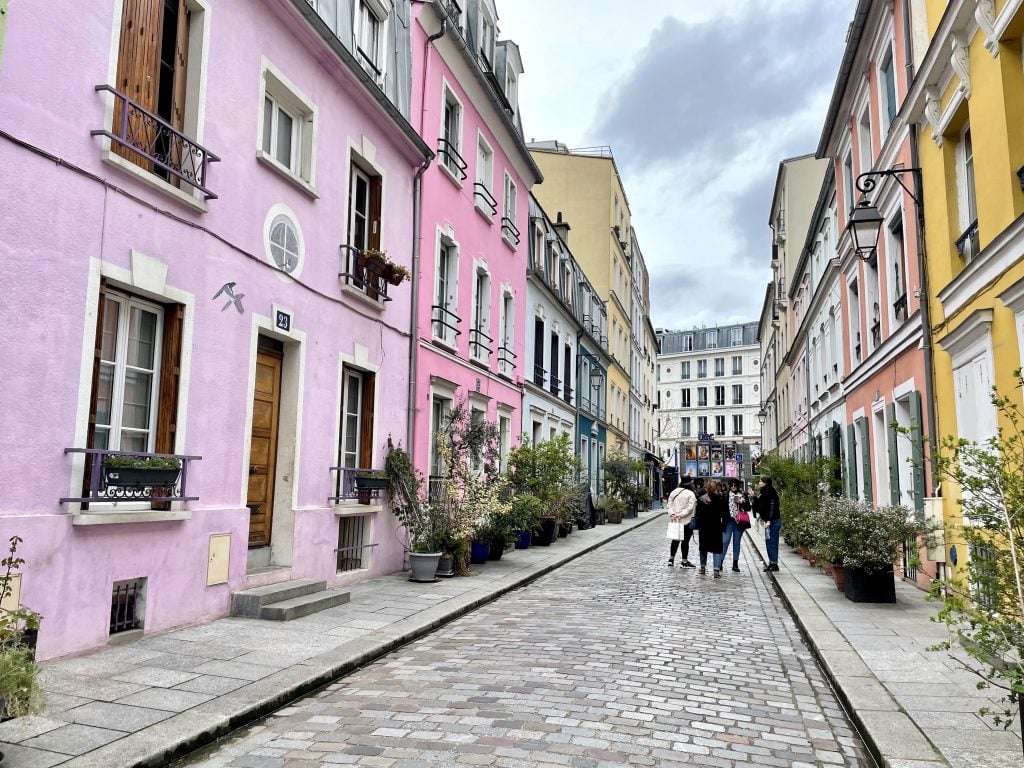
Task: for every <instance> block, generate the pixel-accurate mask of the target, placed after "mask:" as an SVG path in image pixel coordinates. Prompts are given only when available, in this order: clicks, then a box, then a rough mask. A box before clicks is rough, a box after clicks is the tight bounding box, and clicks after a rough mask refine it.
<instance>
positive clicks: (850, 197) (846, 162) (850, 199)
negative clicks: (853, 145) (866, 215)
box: [843, 152, 857, 215]
mask: <svg viewBox="0 0 1024 768" xmlns="http://www.w3.org/2000/svg"><path fill="white" fill-rule="evenodd" d="M843 191H844V192H845V193H846V211H847V215H849V212H850V211H852V210H853V209H854V206H856V204H857V203H856V201H855V199H854V192H853V154H852V153H850V152H847V153H846V157H845V158H844V159H843Z"/></svg>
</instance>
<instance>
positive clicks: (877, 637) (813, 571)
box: [746, 527, 1022, 768]
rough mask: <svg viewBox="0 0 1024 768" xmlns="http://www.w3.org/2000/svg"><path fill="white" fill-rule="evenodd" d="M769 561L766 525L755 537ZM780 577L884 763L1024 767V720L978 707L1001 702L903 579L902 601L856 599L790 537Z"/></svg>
mask: <svg viewBox="0 0 1024 768" xmlns="http://www.w3.org/2000/svg"><path fill="white" fill-rule="evenodd" d="M746 538H747V543H748V546H749V547H751V549H752V550H753V551H755V552H756V553H757V554H758V555H759V556H760V558H761V561H762V562H763V563H767V554H766V550H765V541H764V533H763V529H761V528H759V527H754V528H751V529H750V531H749V535H748V536H747V537H746ZM779 568H780V570H779V571H778V572H776V573H772V574H771V576H772V578H773V579H774V581H775V585H776V588H777V590H778V592H779V595H780V596H781V597H782V599H783V600H784V601H785V603H786V605H787V607H788V608H789V610H790V613H792V614H793V617H794V618H795V620H796V622H797V624H798V625H799V626H800V629H801V631H802V632H803V634H804V637H805V638H806V640H807V644H808V645H809V646H810V648H811V650H812V651H813V652H814V654H815V655H816V656H817V658H818V661H819V662H820V663H821V666H822V668H823V669H824V670H825V674H826V676H827V677H828V679H829V681H830V682H831V683H832V686H833V687H834V688H835V690H836V692H837V693H838V695H839V698H840V700H841V701H842V702H843V704H844V706H845V707H846V708H847V710H848V712H849V715H850V717H851V719H852V720H853V721H854V723H856V725H857V727H858V728H859V729H860V731H861V735H862V736H863V738H864V741H865V742H866V743H867V744H868V747H869V749H871V751H872V752H873V754H874V756H875V759H876V760H878V762H879V764H880V765H881V766H883V768H1020V766H1021V765H1022V759H1021V741H1020V730H1019V726H1016V729H1010V730H1009V731H1004V730H1003V729H1002V728H1001V727H998V726H995V725H994V724H993V723H991V722H990V721H989V720H987V719H985V718H982V717H980V716H979V715H978V714H977V713H978V710H979V709H980V708H981V707H984V706H986V705H988V706H994V705H995V701H994V699H991V698H990V697H989V695H988V693H987V692H985V691H978V690H977V687H976V685H975V683H976V682H977V679H976V678H975V677H974V676H973V675H970V674H969V673H965V672H964V671H963V670H962V669H960V668H959V667H958V665H957V664H956V662H955V661H954V660H952V659H950V657H949V656H948V654H946V653H945V652H941V651H929V650H928V647H929V646H931V645H934V644H936V643H938V642H940V641H942V640H944V639H946V632H945V628H944V627H943V626H942V625H940V624H936V623H935V622H933V621H931V617H932V616H933V615H935V614H936V613H937V612H938V606H937V605H936V604H934V603H928V602H926V601H925V594H924V593H923V592H921V591H920V590H918V589H917V588H916V587H914V586H912V585H910V584H907V583H904V582H902V581H900V580H897V582H896V603H895V604H876V603H854V602H852V601H850V600H847V599H846V596H845V595H844V594H843V593H842V592H840V591H839V590H837V589H836V586H835V582H834V581H833V580H832V579H831V578H830V577H828V576H826V575H825V574H824V573H823V572H822V571H821V570H820V569H818V568H814V567H811V566H810V565H809V563H808V562H807V561H806V560H804V559H803V558H801V557H800V556H799V555H797V554H795V553H793V552H790V551H789V549H788V548H787V547H786V546H785V545H784V544H783V545H781V550H780V553H779Z"/></svg>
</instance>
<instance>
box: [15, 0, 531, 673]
mask: <svg viewBox="0 0 1024 768" xmlns="http://www.w3.org/2000/svg"><path fill="white" fill-rule="evenodd" d="M211 5H212V6H213V8H212V10H211V11H210V14H211V19H210V21H211V23H210V38H209V60H208V65H207V67H206V73H205V75H206V98H205V118H204V120H203V121H202V126H203V135H202V138H201V140H200V141H201V143H202V144H204V145H205V146H207V147H208V148H209V149H210V150H211V151H212V152H214V153H215V154H218V155H219V156H220V157H221V158H222V162H220V163H216V164H214V165H213V166H212V168H211V170H210V173H209V186H210V188H211V189H213V190H214V191H215V192H216V193H217V194H218V195H219V199H216V200H211V201H210V202H209V212H208V213H205V214H202V213H198V212H196V211H194V210H193V209H191V208H189V207H187V206H185V205H183V204H182V203H180V202H178V201H177V200H175V199H173V198H172V197H171V196H169V195H168V194H166V193H163V192H161V191H158V190H154V189H152V188H151V187H149V186H148V185H146V184H143V183H141V182H139V181H137V180H136V179H135V177H133V176H131V175H129V174H128V173H125V172H124V171H122V170H120V169H117V168H113V167H111V166H109V165H106V164H104V163H102V162H101V159H100V158H101V140H100V139H99V138H94V137H92V136H90V135H89V131H90V129H96V128H101V127H102V126H103V121H104V104H105V101H104V100H105V98H106V97H105V96H104V95H102V94H98V93H96V92H95V91H94V89H93V86H95V85H97V84H100V83H106V82H107V81H108V70H109V62H110V60H111V56H112V53H111V46H112V41H113V37H114V34H115V32H116V27H117V26H118V25H119V21H120V20H119V18H115V5H114V2H113V0H98V1H97V2H91V3H87V4H85V5H82V4H80V3H75V2H71V0H55V1H54V2H51V3H16V4H14V5H13V6H12V7H11V8H9V9H8V14H9V18H8V26H7V37H6V42H5V50H4V59H3V62H2V69H0V130H2V131H5V132H7V133H9V134H12V135H13V136H15V137H17V138H18V139H20V140H22V141H25V142H29V143H30V144H32V145H34V146H36V147H38V148H39V149H40V150H42V151H45V152H47V153H50V154H52V155H54V156H57V157H59V158H60V159H61V161H62V162H63V163H64V164H68V165H75V166H78V167H79V168H81V169H82V171H83V172H82V173H79V172H76V171H74V170H71V169H70V168H68V167H63V166H62V165H58V164H56V163H55V162H53V161H52V160H50V159H46V158H44V157H40V156H39V155H38V154H35V153H33V152H31V151H29V150H28V149H25V148H23V147H20V146H18V145H16V144H15V143H13V142H12V141H10V140H7V139H5V138H3V137H0V167H3V169H4V172H3V173H2V174H0V199H3V200H4V208H5V210H4V215H3V216H2V217H0V261H2V263H4V264H6V265H10V266H11V267H14V265H17V267H16V268H9V269H8V270H7V285H8V288H7V291H6V295H5V299H4V301H3V302H2V303H0V323H2V326H3V327H4V328H5V329H7V331H5V333H4V334H2V336H0V355H2V359H3V360H4V361H5V367H4V377H3V381H4V395H5V402H6V404H7V405H6V406H5V407H4V408H3V409H0V541H2V540H6V539H7V538H8V537H9V536H12V535H19V536H21V537H23V538H24V539H25V543H24V545H23V547H22V550H21V554H22V555H23V556H24V557H25V559H26V561H27V563H26V566H25V569H24V578H23V588H22V598H23V602H24V603H25V604H26V605H28V606H30V607H32V608H33V609H35V610H37V611H40V612H41V613H42V614H44V616H45V620H44V623H43V627H42V630H41V633H40V639H39V649H38V650H39V656H40V658H49V657H54V656H60V655H64V654H69V653H73V652H77V651H82V650H85V649H88V648H91V647H94V646H97V645H101V644H103V643H105V642H106V637H107V623H108V620H109V606H110V590H111V583H112V582H113V581H116V580H121V579H130V578H136V577H141V576H145V577H147V578H148V586H147V608H146V630H147V632H152V631H160V630H164V629H168V628H171V627H174V626H179V625H182V624H187V623H191V622H197V621H201V620H204V619H209V618H212V617H216V616H221V615H224V614H225V613H226V612H227V610H228V604H229V596H230V591H231V590H233V589H238V588H244V587H245V586H246V574H245V568H246V549H247V547H246V539H247V531H248V510H247V509H246V508H245V507H244V503H245V498H244V494H243V493H242V490H241V489H242V487H243V482H244V479H245V466H244V463H243V461H244V455H245V452H246V450H247V446H248V441H249V435H248V434H247V432H246V429H245V425H246V411H247V408H248V407H249V403H250V401H251V397H252V390H251V385H250V375H251V372H250V371H251V355H252V350H253V348H254V345H255V331H254V329H253V326H252V315H253V313H258V314H260V315H264V316H271V314H272V306H273V305H274V304H277V305H279V306H281V307H285V308H287V309H289V310H290V311H291V312H292V313H293V328H294V329H295V330H297V331H299V332H301V333H304V334H305V335H306V338H305V343H304V344H303V345H302V348H301V359H302V361H303V367H304V381H303V386H302V411H301V414H302V416H301V432H300V441H299V450H298V455H299V460H298V463H297V466H296V467H295V483H296V489H297V490H296V499H295V507H296V508H297V510H296V511H295V513H294V514H295V525H294V535H295V545H294V551H293V553H292V562H293V564H294V565H293V567H292V569H291V573H292V575H294V576H297V577H310V576H315V577H318V578H321V579H327V580H329V581H330V582H332V583H340V582H343V581H345V580H352V579H353V578H365V577H367V576H370V575H377V574H381V573H386V572H389V571H393V570H397V569H399V568H400V567H401V565H402V550H401V546H400V544H399V543H398V541H397V539H396V536H395V535H394V533H395V528H396V522H395V520H394V518H393V517H392V516H391V515H390V514H389V513H387V512H384V513H381V514H379V515H377V524H376V526H375V532H374V536H373V539H374V540H375V541H377V542H379V544H380V546H379V547H378V548H377V549H376V550H374V552H373V555H372V563H373V566H372V568H371V569H370V571H369V572H366V571H363V572H359V574H358V575H357V576H352V575H344V576H341V575H338V574H336V573H335V564H334V548H335V547H336V546H337V530H338V529H337V522H336V517H335V514H334V509H333V508H332V507H331V506H330V505H329V504H328V503H327V498H328V496H330V495H333V493H332V487H333V486H332V479H333V475H332V473H330V472H329V468H330V467H332V466H334V465H336V464H337V442H336V440H337V430H338V426H337V425H338V422H339V414H338V387H339V354H340V353H343V352H344V353H347V354H351V353H352V350H353V343H359V344H360V345H362V346H364V347H366V348H367V349H368V360H367V362H368V364H370V365H372V366H379V367H380V373H379V375H378V377H377V390H376V398H377V410H376V416H377V418H376V443H377V444H376V445H375V447H374V453H375V455H376V457H377V463H378V464H379V463H382V459H383V454H384V451H383V443H384V440H385V438H386V437H387V434H388V432H393V433H395V434H396V435H404V433H405V429H406V413H407V410H406V409H407V404H408V403H407V398H408V392H407V388H408V354H409V346H408V344H409V341H408V327H409V320H410V305H411V290H410V284H409V283H405V284H403V285H402V286H401V287H399V288H397V289H394V290H393V292H392V295H393V297H394V301H392V302H390V303H388V304H387V308H386V310H385V311H383V312H379V311H376V310H374V309H372V308H369V307H367V306H366V305H365V304H364V303H362V302H359V301H358V300H354V299H352V298H350V297H347V296H345V295H343V292H342V291H341V288H340V284H339V280H338V273H339V271H341V270H340V268H339V255H338V244H339V243H341V242H344V241H345V239H346V237H347V233H346V227H347V218H348V217H347V209H348V179H349V162H350V159H349V149H348V146H349V141H352V142H355V143H356V144H357V145H358V144H360V143H361V142H362V138H363V136H364V135H365V136H366V137H367V138H369V139H370V141H372V143H373V144H374V145H375V146H376V164H377V166H378V167H379V169H380V170H381V171H382V173H383V175H384V177H385V183H384V205H383V222H382V238H381V239H382V245H383V247H384V248H386V249H387V250H388V252H389V254H390V255H391V256H392V257H393V258H396V259H397V260H400V261H403V262H404V263H406V264H407V265H411V253H412V199H413V197H412V195H413V182H412V179H413V174H414V172H415V169H416V167H417V166H418V165H419V164H420V163H421V162H422V157H420V156H419V155H418V153H417V152H416V150H415V148H414V147H413V146H412V145H411V144H410V143H409V142H408V140H407V139H405V138H403V137H402V135H401V134H400V132H399V131H398V129H397V128H396V127H395V126H394V125H393V124H392V123H391V122H390V121H388V120H387V119H386V118H385V117H384V116H383V113H382V111H381V110H380V109H379V107H377V106H376V105H375V103H374V102H373V100H372V99H371V98H370V97H369V96H368V95H366V93H365V92H364V90H363V87H362V86H361V85H359V84H358V83H357V82H356V80H355V79H354V78H353V77H352V76H351V75H350V74H348V73H347V71H346V70H344V69H343V67H342V65H340V63H337V62H336V61H335V60H334V58H333V55H331V54H328V53H327V52H326V48H321V47H320V46H321V45H322V44H321V43H320V42H319V41H318V40H317V39H315V38H313V37H312V35H311V33H309V32H308V30H307V28H306V25H305V22H304V21H302V20H301V17H299V16H298V15H297V14H294V13H293V12H292V11H291V10H290V9H291V5H290V3H285V2H280V3H277V4H276V5H275V4H272V3H267V4H264V3H250V2H246V1H245V0H218V2H216V3H212V4H211ZM268 6H269V7H273V8H275V10H274V11H271V10H268ZM69 51H74V55H73V56H71V55H68V52H69ZM263 56H265V57H266V58H267V59H269V60H270V61H271V62H273V64H274V65H275V66H277V67H278V68H279V69H281V70H282V71H283V72H284V73H285V74H286V76H287V77H288V78H289V79H290V80H291V81H292V82H293V83H294V84H296V85H297V86H298V87H299V88H300V89H301V90H302V91H303V92H304V93H305V95H306V96H307V97H309V98H310V99H311V100H312V101H313V102H314V103H315V104H316V106H317V108H318V110H319V112H318V117H317V120H318V122H319V133H318V146H317V152H316V187H317V190H318V193H319V198H318V199H314V198H313V197H311V196H310V195H308V194H307V193H306V192H304V191H302V190H300V189H299V188H298V187H296V186H295V185H293V184H292V183H291V182H289V181H288V180H287V179H285V178H284V177H283V176H281V175H280V174H278V173H276V172H275V171H273V170H271V169H269V168H267V167H266V166H265V165H263V164H262V163H260V162H259V161H257V159H256V157H255V154H256V152H255V150H256V146H255V144H256V140H257V135H258V131H259V127H258V124H257V123H258V119H257V118H258V108H259V105H260V100H261V99H262V93H261V91H260V87H259V83H260V72H261V57H263ZM85 174H93V175H95V176H98V177H100V178H102V179H104V180H106V182H107V183H108V185H110V186H108V187H106V188H105V187H104V185H103V184H102V183H98V182H97V181H96V180H93V179H90V178H88V177H87V176H86V175H85ZM114 187H116V188H117V189H115V188H114ZM133 197H134V198H136V199H132V198H133ZM277 203H284V204H286V205H287V206H289V207H290V208H291V210H292V211H293V212H294V214H295V216H296V218H297V220H298V222H299V224H300V226H301V228H302V232H303V235H304V238H305V259H304V264H303V267H302V272H301V275H300V277H299V279H298V281H296V280H293V279H291V278H288V277H285V276H283V275H282V274H281V273H280V272H279V271H278V270H277V269H276V268H275V267H273V266H272V265H271V263H270V262H269V260H268V258H267V256H266V254H265V251H264V244H263V224H264V219H265V217H266V215H267V212H268V210H269V209H270V208H271V206H273V205H275V204H277ZM524 203H525V195H524ZM154 208H156V209H158V210H154ZM201 228H202V229H201ZM204 229H205V230H206V231H204ZM132 250H136V251H140V252H142V253H144V254H146V255H147V256H149V257H151V258H153V259H157V260H159V261H161V262H163V263H164V264H166V265H167V284H168V285H170V286H174V287H175V288H178V289H181V290H183V291H186V292H189V293H191V294H193V295H194V297H195V306H194V318H193V321H194V322H193V334H194V335H193V343H192V348H191V363H190V382H189V390H188V392H187V394H186V393H182V399H181V402H180V403H179V409H178V427H179V430H183V431H184V433H185V439H184V445H183V446H182V447H181V450H182V452H183V453H186V454H197V455H201V456H202V457H203V459H202V461H200V462H196V463H194V464H192V465H191V466H190V467H189V475H188V491H189V493H190V494H192V495H198V496H199V501H197V502H192V503H190V504H188V509H189V510H190V512H191V519H189V520H186V521H176V522H160V523H137V524H117V525H101V526H89V527H83V526H73V525H72V514H71V509H70V505H61V504H60V503H59V502H58V499H59V498H60V497H62V496H67V495H69V491H70V489H71V467H72V462H71V459H70V458H69V457H66V456H65V455H64V454H63V449H64V448H65V447H72V446H75V435H76V431H81V430H82V429H83V426H82V424H83V418H84V415H83V413H82V412H81V409H80V408H79V405H78V403H79V398H80V396H81V385H80V382H81V380H82V377H83V370H82V369H83V339H85V340H86V342H85V343H86V344H87V345H89V346H90V347H91V339H92V338H93V336H94V333H95V321H94V320H93V321H92V322H89V321H87V317H86V311H87V309H86V308H87V304H88V302H89V300H90V299H91V300H92V301H93V302H94V301H95V294H93V295H92V296H90V295H89V289H88V286H87V278H88V275H89V271H90V268H91V265H93V264H94V260H101V261H102V262H103V263H104V264H106V265H112V266H115V267H121V268H124V269H130V267H131V258H130V254H131V251H132ZM229 281H235V282H237V290H238V291H239V292H240V293H244V294H245V298H244V299H243V305H244V307H245V314H244V315H239V314H238V313H236V312H235V311H234V310H233V309H229V310H228V311H226V312H222V311H221V307H222V305H223V303H224V302H223V300H222V299H218V300H217V301H212V300H211V297H212V296H213V294H214V293H215V292H216V291H217V289H218V288H219V287H220V286H221V285H223V284H224V283H226V282H229ZM186 354H187V352H186ZM89 365H90V366H91V362H90V363H89ZM86 397H87V393H86ZM77 447H84V446H82V445H78V446H77ZM76 495H77V494H76ZM211 533H231V534H232V549H231V561H230V562H231V566H230V579H229V584H227V585H221V586H214V587H207V586H206V561H207V547H208V537H209V535H210V534H211Z"/></svg>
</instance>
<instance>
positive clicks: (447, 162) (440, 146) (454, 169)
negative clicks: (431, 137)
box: [437, 138, 469, 181]
mask: <svg viewBox="0 0 1024 768" xmlns="http://www.w3.org/2000/svg"><path fill="white" fill-rule="evenodd" d="M437 154H438V155H439V156H440V157H441V158H442V159H443V161H444V167H445V168H447V169H448V170H449V171H451V173H452V175H454V176H458V177H460V179H461V180H462V181H465V180H466V179H467V178H468V177H469V174H467V173H466V169H467V168H468V167H469V166H468V165H467V164H466V161H465V160H464V159H463V157H462V155H461V154H459V150H457V149H456V148H455V144H454V143H453V142H451V141H449V140H448V139H445V138H440V139H438V140H437Z"/></svg>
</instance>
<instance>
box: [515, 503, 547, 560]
mask: <svg viewBox="0 0 1024 768" xmlns="http://www.w3.org/2000/svg"><path fill="white" fill-rule="evenodd" d="M543 513H544V502H542V501H541V500H540V499H538V498H537V497H536V496H534V495H533V494H529V493H523V494H520V495H518V496H515V497H513V499H512V508H511V515H512V520H513V525H514V532H515V534H516V549H526V548H528V547H529V546H530V542H531V539H532V538H533V533H532V532H533V530H534V529H535V528H536V527H537V526H538V525H540V516H541V515H542V514H543Z"/></svg>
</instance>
